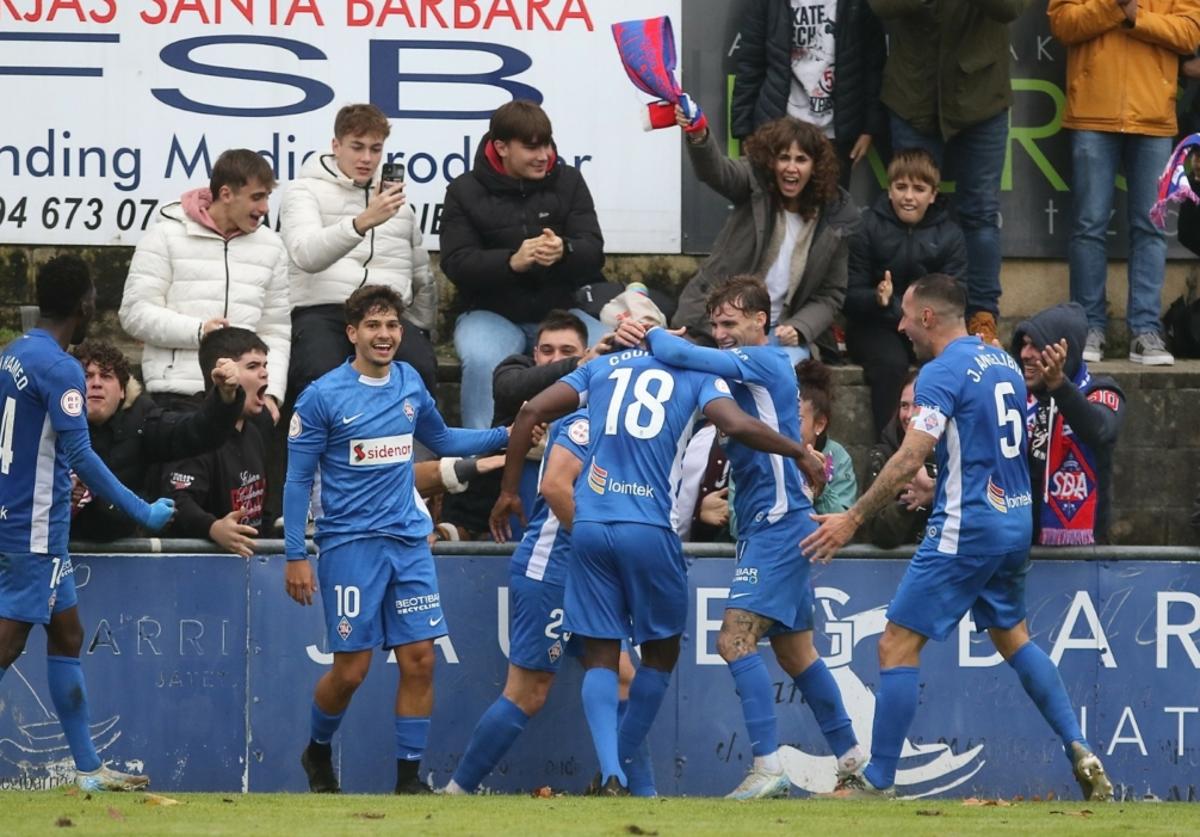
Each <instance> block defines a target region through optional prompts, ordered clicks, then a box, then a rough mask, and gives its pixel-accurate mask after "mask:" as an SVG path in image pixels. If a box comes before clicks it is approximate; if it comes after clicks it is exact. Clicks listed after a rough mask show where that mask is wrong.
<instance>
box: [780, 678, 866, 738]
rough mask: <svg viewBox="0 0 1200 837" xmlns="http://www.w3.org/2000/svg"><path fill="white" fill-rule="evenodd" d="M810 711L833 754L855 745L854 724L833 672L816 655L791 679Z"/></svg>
mask: <svg viewBox="0 0 1200 837" xmlns="http://www.w3.org/2000/svg"><path fill="white" fill-rule="evenodd" d="M792 682H793V683H795V684H796V688H797V689H798V690H799V691H800V694H801V695H803V696H804V699H805V700H806V701H808V708H809V709H811V710H812V713H813V717H815V718H816V719H817V725H818V726H819V727H820V728H821V732H822V733H823V734H824V736H825V741H826V743H827V744H829V749H830V750H831V751H832V752H833V754H834V756H837V757H841V756H843V755H845V754H846V753H848V752H849V751H850V750H852V749H854V747H855V746H857V745H858V739H857V738H855V736H854V727H853V726H852V725H851V723H850V716H849V715H848V714H846V707H845V705H844V704H843V703H842V691H841V689H839V688H838V685H837V681H836V680H834V679H833V672H831V671H830V670H829V667H828V666H826V665H825V661H824V660H822V659H821V658H820V657H818V658H817V661H816V662H815V663H813V664H812V665H810V666H809V667H808V668H806V669H804V671H802V672H800V673H799V674H797V675H796V677H795V678H794V679H793V680H792Z"/></svg>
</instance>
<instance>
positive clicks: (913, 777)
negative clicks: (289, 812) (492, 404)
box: [0, 555, 1200, 800]
mask: <svg viewBox="0 0 1200 837" xmlns="http://www.w3.org/2000/svg"><path fill="white" fill-rule="evenodd" d="M437 561H438V571H439V579H440V585H441V592H442V602H443V607H444V610H445V618H446V622H447V624H448V626H449V629H450V635H449V636H448V637H446V638H443V639H441V640H439V641H438V643H437V646H436V647H437V681H436V699H435V708H434V714H433V726H432V731H431V735H430V749H429V751H428V753H427V755H426V758H425V760H424V763H423V771H424V773H423V775H424V776H425V777H426V778H428V779H430V780H431V781H432V783H433V784H435V785H442V784H445V783H446V782H447V781H448V780H449V778H450V776H451V775H452V773H453V771H454V768H455V767H456V766H457V764H458V760H459V759H460V758H461V755H462V752H463V749H464V748H465V746H466V744H467V741H468V740H469V738H470V735H471V731H472V729H473V728H474V726H475V723H476V721H477V720H478V719H479V716H480V715H481V714H482V713H483V711H484V710H485V709H486V708H487V707H488V706H489V705H490V704H491V703H492V701H493V700H495V698H496V696H497V695H498V694H499V693H500V690H501V688H502V686H503V683H504V677H505V670H506V667H507V660H506V652H507V647H508V627H507V626H508V599H507V585H508V578H509V576H508V560H507V558H504V557H462V556H442V557H439V558H438V559H437ZM77 563H78V566H79V570H78V572H79V581H80V611H81V614H82V616H83V620H84V624H85V644H84V654H83V665H84V669H85V672H86V675H87V678H88V693H89V696H90V700H91V714H92V729H93V737H94V740H95V741H96V745H97V748H98V750H99V751H100V754H101V757H102V758H104V759H107V760H110V761H111V762H112V763H113V764H114V765H115V766H117V767H119V768H129V769H137V770H144V771H145V772H147V773H149V774H150V775H151V776H152V777H153V785H152V787H153V788H154V789H157V790H175V791H183V790H192V791H201V790H222V791H238V790H250V791H281V790H286V791H303V790H304V789H305V788H306V782H305V778H304V773H303V771H302V770H301V768H300V765H299V761H298V760H299V755H300V752H301V750H302V749H303V748H304V746H305V744H306V742H307V736H308V719H309V706H310V702H311V695H312V688H313V685H314V684H315V683H316V680H317V678H319V677H320V676H321V674H322V673H323V672H324V671H325V670H326V667H327V666H328V665H329V664H330V662H331V657H330V656H329V655H328V654H327V653H326V651H325V648H326V644H325V639H324V625H323V619H322V616H321V611H320V607H319V601H318V603H317V605H318V606H316V607H309V608H301V607H299V606H298V605H296V604H295V603H294V602H292V601H291V600H290V599H289V598H287V596H286V595H285V594H284V592H283V559H282V557H281V556H270V557H258V558H255V559H252V560H251V561H249V562H243V561H242V560H240V559H236V558H232V557H230V556H194V555H189V556H171V557H148V556H90V555H82V556H77ZM904 567H905V562H904V561H901V560H895V559H862V560H857V559H856V560H845V561H840V562H834V563H833V564H832V565H830V566H829V567H824V568H819V569H817V570H816V572H815V575H814V587H815V592H816V601H817V613H816V624H817V626H818V628H817V646H818V648H819V650H820V651H821V654H822V655H823V657H824V658H825V660H826V663H827V664H828V665H829V667H830V669H831V670H832V671H833V675H834V677H835V679H836V680H837V682H838V685H839V686H840V688H841V690H842V694H843V697H844V699H845V703H846V708H847V710H848V712H849V714H850V717H851V719H852V720H853V722H854V727H855V730H856V732H857V734H858V736H859V740H860V741H861V742H862V743H863V745H864V746H869V743H870V735H871V719H872V714H873V712H874V705H875V698H874V692H875V690H876V689H877V688H878V680H879V671H878V663H877V656H876V643H877V641H878V638H879V635H880V633H881V632H882V631H883V627H884V624H885V621H886V620H885V616H884V611H885V609H886V606H887V603H888V601H889V599H890V597H891V594H892V592H893V591H894V590H895V587H896V584H897V583H898V582H899V580H900V577H901V575H902V574H903V572H904ZM732 569H733V563H732V560H730V559H701V560H697V561H696V562H695V563H694V564H693V566H692V569H691V590H690V595H691V603H690V604H691V614H690V617H689V623H688V630H687V632H686V633H685V635H684V637H683V650H682V653H681V655H680V658H679V666H678V669H677V671H676V673H675V675H674V677H673V679H672V685H671V690H670V691H669V692H668V695H667V698H666V701H665V702H664V704H663V708H662V711H661V713H660V715H659V718H658V721H657V723H656V725H655V727H654V729H653V731H652V733H651V738H650V746H651V751H652V753H653V758H654V766H655V772H656V777H657V784H658V790H659V792H660V793H662V794H688V795H717V794H724V793H726V792H728V791H729V789H731V788H732V787H734V786H735V785H736V784H737V783H738V782H739V781H740V780H741V777H742V775H743V774H744V773H745V771H746V769H747V767H748V765H749V763H750V761H751V754H750V748H749V743H748V741H747V739H746V734H745V728H744V725H743V722H742V715H741V708H740V705H739V703H738V700H737V697H736V695H735V693H734V689H733V682H732V680H731V678H730V676H729V672H728V670H727V667H726V665H725V664H724V663H723V662H722V660H721V658H720V657H719V656H718V654H717V652H716V637H717V633H718V631H719V628H720V623H721V613H722V610H723V608H724V599H725V596H726V595H727V592H728V584H729V579H730V578H731V573H732ZM1027 601H1028V613H1029V617H1028V621H1029V628H1030V633H1031V635H1032V637H1033V641H1034V642H1036V643H1038V645H1040V646H1041V647H1042V648H1043V649H1044V650H1045V651H1046V652H1047V653H1048V654H1049V656H1050V658H1051V659H1052V660H1053V661H1054V663H1055V664H1056V665H1057V666H1058V669H1059V671H1060V673H1061V674H1062V677H1063V680H1064V682H1065V684H1066V687H1067V691H1068V693H1069V695H1070V698H1071V702H1072V704H1073V706H1074V707H1075V710H1076V711H1077V712H1078V714H1079V717H1080V720H1081V722H1082V725H1083V728H1084V731H1085V734H1086V735H1087V737H1088V739H1089V741H1090V742H1091V744H1092V746H1093V747H1094V748H1095V749H1096V752H1097V753H1098V754H1099V755H1100V756H1101V757H1102V759H1103V760H1104V763H1105V766H1106V768H1107V769H1108V772H1109V775H1110V776H1111V777H1112V778H1113V780H1114V782H1115V783H1116V785H1117V786H1118V792H1119V794H1120V795H1121V796H1122V797H1123V798H1142V797H1144V796H1150V797H1154V798H1159V799H1182V800H1194V799H1195V798H1196V794H1197V792H1198V790H1200V746H1198V742H1200V685H1197V684H1200V564H1196V563H1188V562H1168V561H1141V560H1138V561H1134V560H1129V561H1114V562H1098V561H1097V562H1084V561H1042V562H1038V563H1036V564H1035V565H1034V567H1033V570H1032V572H1031V574H1030V576H1029V581H1028V597H1027ZM968 622H969V617H968V618H967V619H964V621H963V623H961V624H960V626H959V628H958V629H957V630H956V631H955V632H954V634H952V635H951V637H950V638H949V639H948V640H947V641H946V642H944V643H936V642H931V643H929V645H928V646H927V647H926V649H925V651H924V652H923V654H922V659H921V683H922V689H921V698H920V705H919V708H918V710H917V715H916V719H915V720H914V722H913V725H912V728H911V730H910V733H909V736H908V739H907V741H906V743H905V746H904V751H903V755H902V758H901V760H900V765H899V774H898V777H897V780H898V783H899V784H900V785H901V788H900V790H901V793H902V794H908V795H911V796H918V797H924V796H951V797H965V796H972V795H974V796H1002V797H1012V796H1016V795H1020V796H1024V797H1026V798H1030V797H1033V796H1040V797H1042V798H1045V797H1046V794H1047V793H1048V792H1053V793H1054V794H1055V795H1057V796H1060V797H1065V798H1077V797H1078V789H1077V788H1076V787H1075V784H1074V782H1073V780H1072V779H1071V773H1070V765H1069V763H1068V761H1067V759H1066V757H1065V756H1064V754H1063V750H1062V747H1061V745H1060V744H1059V742H1058V740H1057V739H1056V738H1055V736H1054V734H1053V733H1052V732H1051V730H1050V728H1049V726H1048V725H1047V724H1046V722H1045V721H1044V720H1043V719H1042V717H1041V715H1040V714H1039V713H1038V711H1037V709H1036V708H1035V707H1034V706H1033V704H1032V703H1031V701H1030V700H1029V698H1028V697H1027V696H1026V694H1025V692H1024V691H1023V689H1022V688H1021V685H1020V682H1019V681H1018V679H1017V676H1016V674H1015V673H1014V672H1013V671H1012V670H1011V669H1010V668H1009V666H1008V665H1007V664H1005V663H1004V662H1003V661H1002V660H1001V659H1000V657H999V656H998V655H997V654H996V653H995V652H994V650H993V648H992V646H991V643H990V642H989V641H988V639H987V638H986V636H984V635H981V634H976V633H973V632H972V631H971V630H970V628H971V626H970V625H969V624H968ZM44 649H45V646H44V639H43V635H42V632H41V631H40V630H35V632H34V634H33V635H31V642H30V646H29V649H28V650H27V652H26V654H25V655H24V656H23V657H22V658H21V659H20V660H19V661H18V662H17V663H16V664H15V665H14V666H13V667H12V668H11V669H10V670H9V672H8V673H7V674H6V675H5V678H4V680H3V682H0V787H26V788H39V787H51V786H54V785H57V784H60V783H62V782H63V781H69V779H70V777H71V775H72V772H71V763H70V757H69V754H68V753H67V750H66V745H65V741H63V739H62V736H61V731H60V729H59V727H58V725H57V722H56V720H55V716H54V710H53V705H52V703H51V701H50V698H49V693H48V691H47V689H46V683H45V663H44V659H43V657H44V653H45V651H44ZM762 652H763V655H764V657H765V659H766V660H767V665H768V669H769V671H770V673H771V677H772V680H773V682H774V686H775V709H776V713H777V715H778V718H779V725H780V741H781V742H782V743H783V744H784V747H783V750H782V757H783V761H784V764H785V766H786V768H787V771H788V774H789V776H790V778H791V780H792V783H793V785H794V786H795V791H796V792H797V793H800V792H810V793H811V792H821V791H827V790H830V789H831V788H832V787H833V782H834V759H833V756H832V754H830V753H829V752H828V748H827V747H826V745H825V742H824V739H823V738H822V736H821V733H820V731H819V730H818V728H817V726H816V722H815V721H814V719H813V717H812V713H811V712H810V711H809V709H808V707H807V706H806V705H805V704H804V702H803V700H802V696H801V695H800V694H799V692H798V690H797V689H796V688H795V687H794V685H793V684H792V682H791V680H790V679H789V678H788V677H786V676H785V675H784V674H783V672H782V671H781V670H780V669H779V668H778V666H777V665H776V663H775V661H774V658H773V656H772V655H771V653H770V650H769V649H768V648H767V647H766V646H764V647H763V649H762ZM580 682H581V670H580V666H579V664H578V662H577V661H576V660H575V659H573V658H571V657H569V656H567V657H564V658H563V664H562V667H561V670H560V674H559V676H558V679H557V681H556V683H555V685H554V687H553V688H552V690H551V694H550V698H549V701H548V702H547V705H546V707H545V709H544V710H543V711H542V713H541V714H540V715H539V716H538V717H536V718H535V719H533V720H532V721H531V722H530V724H529V727H528V729H527V730H526V731H525V733H524V735H523V736H522V737H521V738H520V739H519V740H518V741H517V743H516V745H515V746H514V747H513V749H512V750H511V751H510V752H509V753H508V755H507V756H506V757H505V758H504V759H503V760H502V761H501V763H500V765H499V766H498V768H497V770H496V772H495V773H494V774H493V775H492V776H491V777H489V778H488V779H487V780H486V782H485V785H486V786H487V787H489V788H491V789H493V790H496V791H503V792H508V791H517V790H529V789H532V788H536V787H540V786H543V785H550V786H552V787H554V788H556V789H563V790H567V791H569V792H572V793H577V792H581V791H582V790H583V788H584V787H585V786H586V784H587V783H588V781H589V780H590V778H591V776H592V774H593V772H594V771H595V769H596V761H595V755H594V752H593V750H592V744H591V740H590V737H589V735H588V731H587V727H586V723H585V721H584V718H583V712H582V708H581V706H580V698H579V687H580ZM396 683H397V670H396V666H395V663H394V661H393V660H391V659H390V658H389V657H388V656H387V655H385V654H384V653H383V652H379V653H378V654H376V655H375V658H374V660H373V663H372V669H371V671H370V673H369V674H368V676H367V680H366V682H365V683H364V685H363V686H362V688H361V689H359V691H358V693H357V694H356V695H355V698H354V701H353V703H352V704H351V707H350V709H349V711H348V713H347V715H346V720H345V722H344V723H343V725H342V728H341V731H340V732H339V733H338V735H337V736H336V737H335V738H334V752H335V763H336V764H337V765H338V767H339V770H340V775H341V781H342V786H343V788H344V789H345V790H346V791H347V792H370V793H386V792H389V791H390V790H391V787H392V783H393V781H394V771H393V765H394V763H395V752H394V749H393V746H394V745H393V734H392V713H393V703H394V699H395V690H396Z"/></svg>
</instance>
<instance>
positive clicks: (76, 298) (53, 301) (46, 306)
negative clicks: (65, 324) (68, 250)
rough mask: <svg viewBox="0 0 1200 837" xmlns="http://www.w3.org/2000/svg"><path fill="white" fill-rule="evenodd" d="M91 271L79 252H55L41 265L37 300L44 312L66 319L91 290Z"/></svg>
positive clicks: (75, 310) (43, 313) (56, 318)
mask: <svg viewBox="0 0 1200 837" xmlns="http://www.w3.org/2000/svg"><path fill="white" fill-rule="evenodd" d="M92 288H93V286H92V275H91V273H90V272H89V271H88V266H87V263H86V262H84V260H83V259H81V258H79V257H78V256H69V255H68V256H56V257H54V258H53V259H51V260H50V261H48V262H46V263H45V264H44V265H42V266H41V267H39V268H38V272H37V302H38V308H39V309H41V312H42V316H43V317H46V318H48V319H51V320H65V319H67V318H68V317H70V316H71V315H73V314H75V313H76V312H77V311H79V308H80V306H81V305H82V304H83V301H84V300H85V299H87V297H88V294H90V293H91V292H92Z"/></svg>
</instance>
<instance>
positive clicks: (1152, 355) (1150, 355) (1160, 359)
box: [1129, 331, 1175, 366]
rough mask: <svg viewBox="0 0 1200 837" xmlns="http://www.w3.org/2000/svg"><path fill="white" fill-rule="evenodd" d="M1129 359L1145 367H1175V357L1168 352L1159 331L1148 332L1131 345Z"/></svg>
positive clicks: (1134, 340) (1139, 336)
mask: <svg viewBox="0 0 1200 837" xmlns="http://www.w3.org/2000/svg"><path fill="white" fill-rule="evenodd" d="M1129 359H1130V360H1131V361H1133V362H1134V363H1141V364H1143V365H1145V366H1174V365H1175V355H1173V354H1171V353H1170V352H1168V351H1167V347H1166V344H1164V343H1163V339H1162V337H1161V336H1160V335H1159V333H1158V332H1157V331H1146V332H1143V333H1142V334H1139V335H1138V336H1137V337H1135V338H1133V342H1132V343H1130V344H1129Z"/></svg>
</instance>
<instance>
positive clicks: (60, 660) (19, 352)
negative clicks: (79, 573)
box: [0, 256, 175, 791]
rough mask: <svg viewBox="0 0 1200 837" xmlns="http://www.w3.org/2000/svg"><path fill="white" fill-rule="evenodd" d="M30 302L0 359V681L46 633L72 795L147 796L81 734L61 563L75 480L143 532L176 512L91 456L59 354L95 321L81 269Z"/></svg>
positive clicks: (78, 677) (68, 587) (78, 388)
mask: <svg viewBox="0 0 1200 837" xmlns="http://www.w3.org/2000/svg"><path fill="white" fill-rule="evenodd" d="M37 295H38V306H39V308H40V309H41V319H40V320H39V322H38V325H37V327H36V328H34V329H32V330H31V331H30V332H29V333H28V334H26V335H24V336H23V337H18V338H17V339H16V340H14V341H13V342H12V343H10V344H9V345H7V346H5V347H4V350H3V353H2V354H0V678H3V677H4V674H5V672H6V671H7V670H8V668H9V667H10V666H12V665H13V664H15V663H16V661H17V659H18V658H19V657H20V655H21V652H22V651H23V650H24V648H25V642H26V640H27V638H28V637H29V632H30V630H31V629H32V628H33V626H34V625H35V624H39V625H45V627H46V654H47V656H46V680H47V683H48V685H49V687H50V697H51V699H52V700H53V702H54V709H55V712H56V713H57V714H58V720H59V723H60V724H62V728H63V734H64V737H65V738H66V739H67V745H68V746H69V748H70V750H71V756H72V758H73V759H74V761H75V769H76V771H77V774H76V779H75V781H76V783H77V784H78V785H79V787H81V788H83V789H85V790H88V791H103V790H134V789H138V788H144V787H145V786H146V785H148V784H149V783H150V779H149V777H147V776H136V775H130V774H126V773H120V772H118V771H116V770H113V769H111V768H110V767H108V766H107V765H105V764H102V763H101V761H100V757H99V756H98V755H97V754H96V748H95V746H94V745H93V743H92V738H91V730H90V729H89V727H88V699H87V689H86V688H85V686H84V681H83V671H82V669H81V668H80V666H79V654H80V651H81V650H82V644H83V626H82V625H80V622H79V609H78V607H77V606H76V605H77V602H78V599H77V597H76V594H75V575H74V568H73V567H72V565H71V557H70V556H69V555H68V554H67V540H68V537H69V535H70V528H71V518H70V501H71V474H70V472H71V470H72V469H73V470H74V471H75V473H76V474H78V475H79V478H80V479H82V480H83V481H84V482H85V483H87V485H88V487H89V488H91V490H92V491H93V492H94V493H95V494H97V495H98V496H100V497H103V498H104V499H106V500H108V501H109V502H110V503H112V504H113V505H115V506H116V507H117V508H118V509H120V510H121V512H123V513H124V514H127V515H129V516H130V517H132V518H133V519H134V520H136V521H137V522H138V523H139V524H140V525H142V526H145V527H146V528H148V529H152V530H158V529H161V528H162V527H163V526H165V525H166V523H167V521H168V520H170V518H171V513H172V511H173V510H174V508H175V504H174V502H173V501H171V500H156V501H155V502H154V503H153V504H147V503H146V502H145V501H144V500H142V499H141V498H140V497H138V496H137V495H136V494H134V493H133V492H132V491H130V490H129V489H128V488H126V487H125V486H124V485H122V484H121V483H120V482H119V481H118V480H117V478H116V477H114V476H113V475H112V473H111V472H110V471H109V470H108V468H107V467H105V465H104V463H103V462H101V461H100V458H99V457H98V456H96V454H95V453H94V452H93V451H92V445H91V441H90V439H89V436H88V425H87V406H86V403H85V401H84V392H85V386H84V379H83V369H82V368H81V367H80V365H79V362H78V361H77V360H75V358H73V357H71V356H70V355H68V354H67V353H66V351H65V349H66V347H67V346H68V345H70V344H72V343H76V344H77V343H80V342H82V341H83V338H84V336H85V335H86V332H87V325H88V322H89V321H90V320H91V318H92V314H93V312H94V311H95V306H96V289H95V288H94V287H93V286H92V280H91V277H90V276H89V274H88V270H87V266H86V265H85V264H84V263H83V262H82V261H81V260H80V259H79V258H77V257H75V256H60V257H58V258H56V259H52V260H50V261H49V262H47V263H46V264H45V265H43V266H42V267H41V269H40V270H39V271H38V277H37ZM2 703H3V696H2V695H0V704H2Z"/></svg>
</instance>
